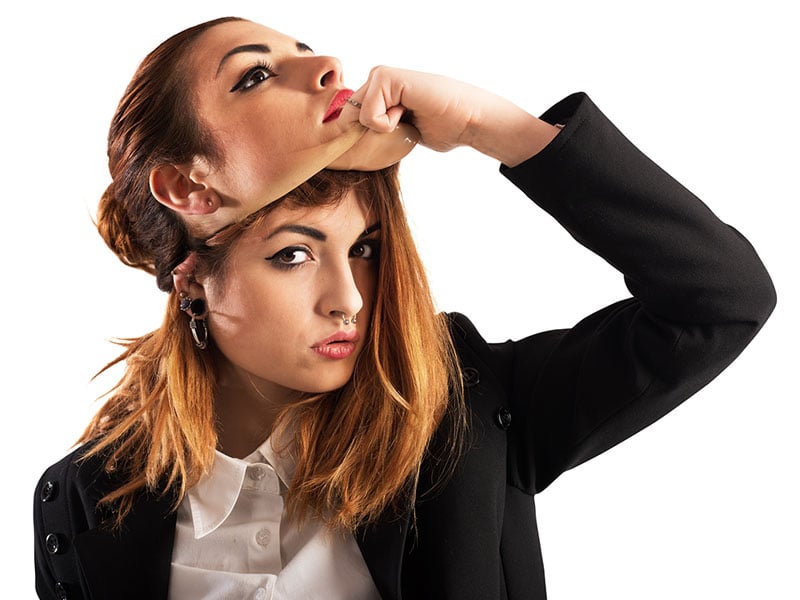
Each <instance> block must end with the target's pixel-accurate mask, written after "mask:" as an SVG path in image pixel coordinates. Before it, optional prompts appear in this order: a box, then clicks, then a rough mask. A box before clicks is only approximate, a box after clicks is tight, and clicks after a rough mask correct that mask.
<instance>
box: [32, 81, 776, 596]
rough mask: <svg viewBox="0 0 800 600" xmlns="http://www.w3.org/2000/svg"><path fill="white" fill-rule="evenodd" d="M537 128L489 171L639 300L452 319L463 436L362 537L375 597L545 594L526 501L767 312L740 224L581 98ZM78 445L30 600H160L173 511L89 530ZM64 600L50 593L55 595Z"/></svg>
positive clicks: (721, 359) (47, 488)
mask: <svg viewBox="0 0 800 600" xmlns="http://www.w3.org/2000/svg"><path fill="white" fill-rule="evenodd" d="M543 119H544V120H546V121H548V122H551V123H566V127H565V128H564V130H563V131H562V132H561V133H560V134H559V135H558V136H557V137H556V139H555V140H553V142H552V143H551V144H550V145H549V146H548V147H547V148H545V149H544V150H543V151H542V152H540V153H539V154H537V155H536V156H535V157H533V158H531V159H530V160H528V161H526V162H525V163H523V164H522V165H519V166H518V167H515V168H513V169H509V168H506V167H501V171H502V172H503V173H504V175H505V176H506V177H508V178H509V179H510V180H511V181H512V182H513V183H514V184H516V185H517V186H518V187H519V188H520V189H521V190H523V191H524V192H525V193H526V194H527V195H528V196H530V197H531V198H532V199H533V200H534V201H535V202H536V203H537V204H538V205H539V206H541V207H542V208H543V209H545V210H546V211H548V212H549V213H550V214H551V215H552V216H553V217H554V218H556V219H557V220H558V221H559V222H560V223H561V224H562V225H563V226H564V227H565V228H566V229H567V230H568V231H569V232H570V233H571V234H572V235H573V236H574V237H575V239H576V240H578V241H579V242H580V243H581V244H583V245H585V246H586V247H587V248H589V249H590V250H592V251H594V252H596V253H598V254H599V255H601V256H602V257H604V258H605V259H606V260H607V261H608V262H609V263H611V264H612V265H613V266H615V267H616V268H617V269H618V270H620V271H621V272H622V273H623V274H624V276H625V281H626V284H627V286H628V288H629V290H630V291H631V293H632V294H633V297H632V298H630V299H626V300H622V301H620V302H617V303H615V304H613V305H611V306H608V307H606V308H604V309H603V310H600V311H598V312H596V313H594V314H592V315H590V316H588V317H586V318H585V319H584V320H582V321H581V322H580V323H578V324H577V325H576V326H575V327H573V328H571V329H568V330H561V331H549V332H545V333H540V334H538V335H534V336H531V337H529V338H526V339H523V340H520V341H516V342H512V341H509V342H505V343H500V344H488V343H486V342H485V341H484V340H483V339H482V338H481V337H480V335H479V334H478V332H477V331H476V330H475V328H474V327H473V326H472V324H471V323H470V322H469V321H468V320H467V319H466V318H465V317H463V316H461V315H458V314H453V315H450V323H451V330H452V332H453V337H454V339H455V343H456V346H457V348H458V353H459V357H460V360H461V363H462V368H463V373H464V380H465V384H466V400H467V403H468V406H469V409H470V413H471V419H472V422H471V441H470V444H469V447H468V449H467V451H466V452H465V454H464V455H463V457H462V458H461V460H460V462H459V465H458V468H457V470H456V472H455V474H454V476H453V477H452V479H450V480H449V482H448V483H447V484H446V485H445V486H444V487H442V488H441V489H439V490H437V491H436V492H435V493H426V492H427V491H428V489H429V487H430V481H431V474H430V472H429V468H428V464H427V463H426V464H424V465H423V470H422V474H421V482H420V488H419V495H418V498H417V503H416V526H412V525H411V524H410V522H409V518H408V516H406V517H404V518H392V517H391V516H388V515H387V517H386V518H385V519H382V520H380V521H379V522H377V523H376V524H374V525H372V526H369V527H366V528H363V529H361V530H359V531H358V532H357V534H356V539H357V540H358V543H359V545H360V547H361V550H362V553H363V555H364V559H365V561H366V563H367V565H368V567H369V569H370V572H371V574H372V576H373V578H374V580H375V583H376V585H377V587H378V589H379V590H380V592H381V594H382V596H383V597H384V598H392V599H395V598H404V599H405V600H408V599H413V598H435V599H437V600H441V599H447V598H453V599H458V600H465V599H472V598H474V599H476V600H489V599H493V598H501V599H506V598H508V599H517V598H526V599H530V598H533V599H544V598H545V584H544V570H543V566H542V557H541V552H540V548H539V538H538V534H537V528H536V511H535V506H534V496H535V494H536V493H537V492H539V491H541V490H543V489H544V488H545V487H547V486H548V485H549V484H550V483H551V482H552V481H553V480H554V479H555V478H556V477H558V475H559V474H561V473H563V472H564V471H565V470H567V469H570V468H571V467H574V466H575V465H577V464H579V463H581V462H583V461H585V460H587V459H589V458H592V457H593V456H596V455H597V454H599V453H600V452H603V451H604V450H606V449H608V448H610V447H611V446H613V445H615V444H617V443H618V442H620V441H622V440H624V439H625V438H627V437H628V436H630V435H632V434H634V433H635V432H637V431H639V430H641V429H642V428H644V427H646V426H647V425H649V424H650V423H652V422H653V421H655V420H656V419H658V418H660V417H661V416H663V415H664V414H666V413H667V412H669V411H670V410H672V409H673V408H674V407H675V406H677V405H678V404H680V403H681V402H682V401H683V400H685V399H686V398H688V397H689V396H691V395H692V394H694V393H695V392H696V391H697V390H699V389H700V388H701V387H703V386H704V385H705V384H706V383H708V382H709V381H710V380H711V379H713V378H714V377H715V376H716V375H717V374H718V373H719V372H720V371H722V369H724V368H725V367H726V366H727V365H728V364H729V363H730V362H731V361H732V360H733V359H734V358H735V357H736V356H737V355H738V354H739V353H740V352H741V351H742V349H743V348H744V347H745V346H746V345H747V344H748V342H749V341H750V340H751V339H752V338H753V336H754V335H755V334H756V332H757V331H758V330H759V328H760V327H761V326H762V325H763V323H764V321H765V320H766V318H767V317H768V316H769V314H770V312H771V311H772V309H773V307H774V303H775V292H774V289H773V286H772V283H771V281H770V278H769V276H768V274H767V272H766V271H765V269H764V267H763V265H762V264H761V261H760V260H759V258H758V256H757V255H756V253H755V252H754V250H753V249H752V247H751V246H750V244H749V243H748V242H747V240H745V239H744V238H743V237H742V236H741V235H740V234H739V233H738V232H737V231H736V230H734V229H732V228H731V227H729V226H727V225H725V224H724V223H722V222H721V221H719V220H718V219H717V218H716V217H715V216H714V215H713V214H712V213H711V212H710V211H709V210H708V208H707V207H706V206H705V205H704V204H703V203H702V202H700V200H698V199H697V198H695V197H694V196H693V195H692V194H691V193H690V192H688V191H687V190H686V189H685V188H683V187H682V186H681V185H680V184H679V183H677V182H676V181H675V180H674V179H672V178H671V177H670V176H669V175H667V174H666V173H664V172H663V171H662V170H661V169H660V168H659V167H658V166H656V165H655V164H654V163H652V162H651V161H650V160H649V159H647V158H646V157H645V156H644V155H643V154H641V153H640V152H639V151H638V150H637V149H636V148H635V147H634V146H633V145H632V144H631V143H630V142H629V141H628V140H627V139H625V138H624V137H623V136H622V134H621V133H620V132H619V131H618V130H617V129H616V128H615V127H614V125H613V124H612V123H610V122H609V121H608V119H606V117H605V116H604V115H603V114H602V113H601V112H600V111H599V110H598V109H597V108H596V107H595V106H594V104H593V103H592V102H591V101H590V100H589V99H588V98H587V97H586V96H585V95H583V94H575V95H573V96H570V97H568V98H566V99H565V100H563V101H562V102H560V103H559V104H557V105H556V106H555V107H553V108H552V109H550V110H549V111H548V112H547V113H545V115H543ZM80 453H81V450H80V449H78V450H77V451H75V452H73V453H72V454H71V455H70V456H68V457H66V458H64V459H62V460H61V461H60V462H58V463H57V464H55V465H54V466H52V467H50V468H49V469H48V470H47V472H46V473H45V474H44V476H43V477H42V480H41V482H40V483H39V486H38V488H37V491H36V497H35V512H34V522H35V535H36V543H35V559H36V588H37V591H38V593H39V595H40V597H42V598H61V597H69V598H93V599H95V600H98V599H105V598H113V599H123V598H148V599H158V598H165V597H166V594H167V589H168V582H169V571H170V557H171V552H172V544H173V536H174V529H175V515H174V514H173V513H170V510H169V501H168V500H160V499H158V498H155V497H152V496H149V495H143V496H142V497H141V498H140V500H139V501H138V502H137V503H136V506H135V509H134V511H133V512H132V514H131V515H130V517H129V518H128V519H127V521H126V523H125V527H124V528H123V530H122V531H121V532H120V533H116V534H111V533H109V532H107V531H105V530H103V529H102V528H99V527H98V525H99V522H100V519H101V518H102V515H99V514H98V511H97V509H96V503H97V500H98V499H99V498H100V497H101V496H102V495H103V494H104V493H105V491H106V490H107V489H108V488H109V486H112V485H113V482H111V481H109V479H108V477H107V476H105V475H104V474H103V473H102V470H101V465H100V464H99V461H98V460H90V461H87V462H84V463H82V464H80V465H76V464H75V458H76V457H77V456H79V455H80ZM59 594H61V595H59Z"/></svg>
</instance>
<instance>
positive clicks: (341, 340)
mask: <svg viewBox="0 0 800 600" xmlns="http://www.w3.org/2000/svg"><path fill="white" fill-rule="evenodd" d="M357 343H358V332H357V331H355V330H353V331H338V332H336V333H334V334H333V335H332V336H330V337H327V338H325V339H324V340H322V341H321V342H317V343H316V344H314V345H313V346H311V349H312V350H313V351H314V352H316V353H317V354H319V355H320V356H322V357H324V358H330V359H334V360H338V359H342V358H347V357H348V356H350V355H351V354H352V353H353V352H355V350H356V344H357Z"/></svg>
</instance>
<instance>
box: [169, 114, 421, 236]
mask: <svg viewBox="0 0 800 600" xmlns="http://www.w3.org/2000/svg"><path fill="white" fill-rule="evenodd" d="M419 139H420V134H419V131H417V128H416V127H414V126H413V125H410V124H408V123H400V124H399V125H398V127H397V128H396V129H395V130H394V131H391V132H389V133H378V132H376V131H373V130H371V129H367V128H365V127H364V126H363V125H361V124H359V123H354V124H353V126H352V127H351V128H350V129H349V130H348V131H347V132H346V133H344V134H343V135H341V136H339V137H337V138H336V139H334V140H331V141H330V142H328V143H326V144H323V145H321V146H316V147H314V148H308V149H306V150H303V151H302V152H300V153H297V154H296V155H294V156H293V157H292V160H291V163H292V164H294V165H297V166H295V167H293V168H292V169H287V170H286V171H285V172H283V173H281V174H280V175H279V176H277V177H275V178H274V179H272V180H271V181H270V185H269V188H268V189H267V190H263V192H262V193H261V194H259V196H258V199H254V200H251V201H249V202H238V203H236V202H228V203H226V204H224V205H223V206H221V207H219V208H218V209H217V210H215V211H214V212H211V213H206V214H196V215H185V216H184V220H185V222H186V224H187V226H188V227H189V230H190V231H191V232H192V234H193V235H195V236H197V237H199V238H203V239H205V238H208V237H210V236H212V235H213V234H214V233H216V232H217V231H219V230H220V229H222V228H223V227H226V226H227V225H230V224H231V223H235V222H236V221H240V220H242V219H243V218H245V217H246V216H248V215H250V214H252V213H254V212H256V211H257V210H259V209H261V208H263V207H264V206H266V205H267V204H270V203H272V202H274V201H275V200H278V199H279V198H282V197H283V196H285V195H286V194H288V193H289V192H290V191H292V190H293V189H295V188H296V187H297V186H299V185H300V184H301V183H303V182H305V181H307V180H308V179H310V178H311V177H313V176H314V175H316V174H317V173H319V172H320V171H322V170H323V169H333V170H337V171H349V170H353V171H378V170H380V169H384V168H386V167H389V166H391V165H393V164H395V163H396V162H398V161H399V160H400V159H402V158H403V157H404V156H406V155H407V154H408V153H409V152H411V150H413V149H414V147H415V146H416V145H417V142H419Z"/></svg>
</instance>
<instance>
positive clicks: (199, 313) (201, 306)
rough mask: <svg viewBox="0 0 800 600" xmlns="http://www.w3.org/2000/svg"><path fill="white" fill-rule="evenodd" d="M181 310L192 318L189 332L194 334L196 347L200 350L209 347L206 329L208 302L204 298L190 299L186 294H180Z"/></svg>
mask: <svg viewBox="0 0 800 600" xmlns="http://www.w3.org/2000/svg"><path fill="white" fill-rule="evenodd" d="M180 299H181V303H180V309H181V310H182V311H183V312H185V313H186V314H188V315H189V316H190V317H191V321H189V332H190V333H191V334H192V339H193V340H194V345H195V346H197V347H198V348H199V349H200V350H203V349H205V347H206V346H208V329H207V328H206V320H205V314H206V301H205V300H203V299H202V298H190V297H189V296H187V295H186V294H185V293H183V292H181V293H180Z"/></svg>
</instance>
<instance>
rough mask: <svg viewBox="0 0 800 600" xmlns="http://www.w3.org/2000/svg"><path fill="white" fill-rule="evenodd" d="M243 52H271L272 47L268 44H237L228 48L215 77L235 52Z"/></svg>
mask: <svg viewBox="0 0 800 600" xmlns="http://www.w3.org/2000/svg"><path fill="white" fill-rule="evenodd" d="M243 52H257V53H259V54H269V53H270V52H272V50H270V47H269V46H267V45H266V44H244V45H242V46H236V47H235V48H232V49H231V50H228V51H227V52H226V53H225V56H223V57H222V60H221V61H219V66H218V67H217V74H216V76H215V77H219V74H220V72H221V71H222V67H224V66H225V62H226V61H227V60H228V59H229V58H230V57H231V56H234V55H235V54H241V53H243Z"/></svg>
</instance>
